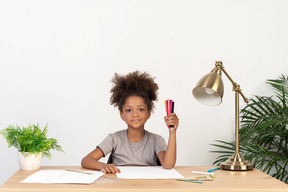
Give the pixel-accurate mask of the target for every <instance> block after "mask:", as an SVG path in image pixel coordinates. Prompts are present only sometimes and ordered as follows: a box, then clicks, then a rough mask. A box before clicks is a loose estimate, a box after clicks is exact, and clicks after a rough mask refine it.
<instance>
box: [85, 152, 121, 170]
mask: <svg viewBox="0 0 288 192" xmlns="http://www.w3.org/2000/svg"><path fill="white" fill-rule="evenodd" d="M103 156H104V154H103V152H102V150H101V149H100V148H98V147H97V148H96V149H94V150H93V151H92V152H91V153H89V154H88V155H86V156H85V157H84V158H83V159H82V161H81V166H82V167H83V168H87V169H95V170H100V171H102V172H104V173H120V170H119V169H118V168H117V167H116V166H115V165H114V164H105V163H102V162H99V161H98V160H99V159H100V158H102V157H103Z"/></svg>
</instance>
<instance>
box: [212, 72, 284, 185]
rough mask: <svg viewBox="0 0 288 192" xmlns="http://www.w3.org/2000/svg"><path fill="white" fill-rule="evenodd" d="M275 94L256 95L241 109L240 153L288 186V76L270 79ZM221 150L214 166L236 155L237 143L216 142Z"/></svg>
mask: <svg viewBox="0 0 288 192" xmlns="http://www.w3.org/2000/svg"><path fill="white" fill-rule="evenodd" d="M266 83H267V84H269V85H270V86H272V88H273V90H274V92H275V95H273V96H271V97H266V96H257V95H256V96H255V97H254V98H252V99H251V102H250V103H248V104H247V105H246V106H245V107H244V108H243V109H242V110H241V121H240V122H241V125H240V129H239V141H240V153H241V154H242V155H243V156H244V157H245V159H246V160H248V161H250V162H252V163H254V164H255V167H256V168H257V169H260V170H261V171H264V172H266V173H268V174H270V175H271V176H273V177H275V178H276V179H279V180H281V181H283V182H285V183H288V103H287V102H288V76H287V77H285V76H284V75H282V76H281V77H280V78H278V79H269V80H267V81H266ZM217 142H218V144H212V145H213V146H216V147H218V148H220V150H217V151H212V152H216V153H220V154H222V155H220V156H218V157H217V159H216V161H215V162H214V164H217V165H219V164H220V163H221V162H223V161H225V160H226V159H227V158H228V157H230V156H231V154H233V152H234V149H235V142H234V141H232V142H227V141H219V140H218V141H217Z"/></svg>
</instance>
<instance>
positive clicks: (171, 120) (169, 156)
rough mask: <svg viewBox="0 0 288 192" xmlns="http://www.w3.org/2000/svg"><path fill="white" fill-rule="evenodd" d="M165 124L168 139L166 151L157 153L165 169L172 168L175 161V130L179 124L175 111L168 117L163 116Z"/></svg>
mask: <svg viewBox="0 0 288 192" xmlns="http://www.w3.org/2000/svg"><path fill="white" fill-rule="evenodd" d="M164 120H165V122H166V124H167V126H168V127H169V125H173V126H174V127H169V139H168V145H167V150H166V151H161V152H159V153H158V158H159V160H160V162H161V164H162V166H163V168H165V169H172V168H173V167H174V166H175V163H176V130H177V128H178V125H179V119H178V117H177V115H176V114H175V113H171V114H170V115H169V117H165V119H164Z"/></svg>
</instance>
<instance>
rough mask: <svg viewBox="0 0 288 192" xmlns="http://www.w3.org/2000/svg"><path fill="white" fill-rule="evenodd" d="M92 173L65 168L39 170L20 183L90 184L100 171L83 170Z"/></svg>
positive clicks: (99, 174) (98, 175) (99, 175)
mask: <svg viewBox="0 0 288 192" xmlns="http://www.w3.org/2000/svg"><path fill="white" fill-rule="evenodd" d="M83 172H87V173H92V175H88V174H85V173H79V172H72V171H67V170H40V171H37V172H36V173H33V174H32V175H30V176H29V177H27V178H26V179H24V180H23V181H21V183H81V184H90V183H92V182H93V181H95V180H96V179H98V178H99V177H101V176H102V175H104V173H103V172H101V171H83Z"/></svg>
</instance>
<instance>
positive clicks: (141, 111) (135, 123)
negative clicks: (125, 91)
mask: <svg viewBox="0 0 288 192" xmlns="http://www.w3.org/2000/svg"><path fill="white" fill-rule="evenodd" d="M150 115H151V111H149V110H148V107H147V104H146V103H145V101H144V99H143V98H142V97H139V96H129V97H127V98H126V101H125V103H124V105H123V106H122V112H120V116H121V118H122V120H123V121H125V122H126V124H127V125H128V128H133V129H139V128H141V129H144V124H145V122H146V121H147V120H148V119H149V117H150Z"/></svg>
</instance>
